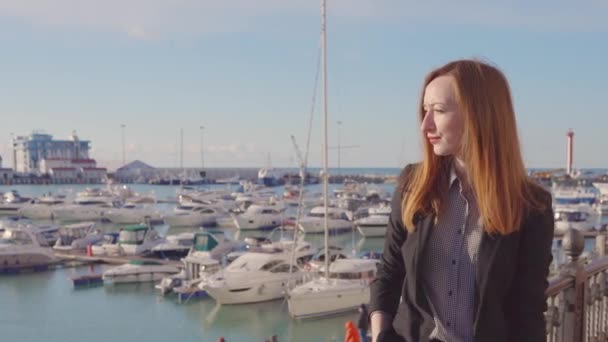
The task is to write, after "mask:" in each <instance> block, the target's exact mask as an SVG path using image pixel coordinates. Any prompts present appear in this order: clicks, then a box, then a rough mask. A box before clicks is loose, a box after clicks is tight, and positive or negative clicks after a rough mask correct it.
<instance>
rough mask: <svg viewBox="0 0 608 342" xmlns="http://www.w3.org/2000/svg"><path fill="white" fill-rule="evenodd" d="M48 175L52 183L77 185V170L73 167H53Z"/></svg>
mask: <svg viewBox="0 0 608 342" xmlns="http://www.w3.org/2000/svg"><path fill="white" fill-rule="evenodd" d="M49 174H50V175H51V178H52V180H53V182H54V183H60V184H65V183H77V182H78V170H77V169H76V168H75V167H54V168H52V169H51V170H50V172H49Z"/></svg>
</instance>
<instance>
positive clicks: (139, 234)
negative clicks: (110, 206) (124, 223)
mask: <svg viewBox="0 0 608 342" xmlns="http://www.w3.org/2000/svg"><path fill="white" fill-rule="evenodd" d="M145 236H146V231H145V230H135V231H132V230H123V231H121V232H120V234H119V235H118V241H119V242H120V243H127V244H140V243H141V242H142V241H144V237H145Z"/></svg>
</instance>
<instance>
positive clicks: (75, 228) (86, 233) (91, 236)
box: [53, 222, 104, 252]
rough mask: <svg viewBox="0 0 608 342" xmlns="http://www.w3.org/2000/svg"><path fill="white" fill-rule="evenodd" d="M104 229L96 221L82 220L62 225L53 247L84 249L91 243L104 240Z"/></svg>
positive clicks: (71, 249)
mask: <svg viewBox="0 0 608 342" xmlns="http://www.w3.org/2000/svg"><path fill="white" fill-rule="evenodd" d="M103 236H104V234H103V231H102V230H101V229H100V228H99V227H98V226H97V223H95V222H81V223H75V224H69V225H65V226H61V227H60V228H59V238H58V239H57V240H56V242H55V244H54V245H53V249H55V250H58V251H63V252H68V251H82V250H85V249H86V248H87V246H89V245H94V244H96V243H98V242H100V241H102V240H103Z"/></svg>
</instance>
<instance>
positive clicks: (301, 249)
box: [298, 245, 311, 252]
mask: <svg viewBox="0 0 608 342" xmlns="http://www.w3.org/2000/svg"><path fill="white" fill-rule="evenodd" d="M310 248H311V247H310V245H306V246H302V247H300V248H298V252H304V251H309V250H310Z"/></svg>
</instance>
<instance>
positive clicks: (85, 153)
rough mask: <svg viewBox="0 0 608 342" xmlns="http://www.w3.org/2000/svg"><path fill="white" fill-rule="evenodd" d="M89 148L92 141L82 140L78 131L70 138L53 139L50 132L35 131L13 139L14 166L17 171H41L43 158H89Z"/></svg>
mask: <svg viewBox="0 0 608 342" xmlns="http://www.w3.org/2000/svg"><path fill="white" fill-rule="evenodd" d="M89 149H90V141H87V140H80V139H79V138H78V136H77V135H76V132H73V133H72V136H71V137H70V139H69V140H53V136H52V135H50V134H44V133H40V132H33V133H32V134H30V135H29V136H18V137H16V138H14V139H13V160H14V165H13V168H14V169H15V171H17V172H24V173H39V172H40V168H41V165H40V163H41V161H42V160H43V159H53V158H59V159H64V160H79V159H89ZM59 167H61V166H59ZM65 167H69V166H65ZM45 168H46V169H47V170H48V169H50V168H49V167H48V166H46V167H45Z"/></svg>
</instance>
